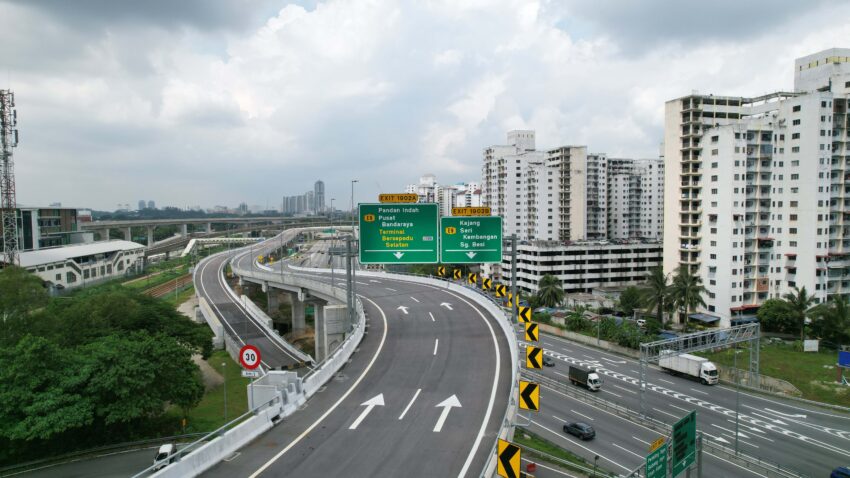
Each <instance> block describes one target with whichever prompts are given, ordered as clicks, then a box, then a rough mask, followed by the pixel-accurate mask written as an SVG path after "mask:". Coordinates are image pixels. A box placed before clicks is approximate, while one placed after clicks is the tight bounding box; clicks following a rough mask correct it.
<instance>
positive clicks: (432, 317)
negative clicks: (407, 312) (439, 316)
mask: <svg viewBox="0 0 850 478" xmlns="http://www.w3.org/2000/svg"><path fill="white" fill-rule="evenodd" d="M428 315H430V316H431V322H436V320H434V314H432V313H430V312H428Z"/></svg>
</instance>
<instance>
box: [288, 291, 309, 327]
mask: <svg viewBox="0 0 850 478" xmlns="http://www.w3.org/2000/svg"><path fill="white" fill-rule="evenodd" d="M299 295H300V294H297V293H295V292H292V293H290V294H289V300H290V303H291V304H292V331H293V332H301V331H303V330H304V329H305V328H307V307H306V303H305V302H306V301H305V300H304V297H303V296H300V297H299Z"/></svg>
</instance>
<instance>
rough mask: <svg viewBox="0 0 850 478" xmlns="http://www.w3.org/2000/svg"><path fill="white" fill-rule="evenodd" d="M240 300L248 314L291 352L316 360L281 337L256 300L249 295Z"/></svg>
mask: <svg viewBox="0 0 850 478" xmlns="http://www.w3.org/2000/svg"><path fill="white" fill-rule="evenodd" d="M239 302H241V303H242V305H243V306H244V307H245V310H246V311H248V314H249V315H250V316H251V317H253V319H254V320H255V321H256V322H257V323H259V324H260V326H262V327H263V328H264V329H266V332H268V333H269V334H273V335H274V336H275V337H277V338H278V339H280V340H279V341H278V342H280V344H281V345H283V347H284V348H285V349H286V350H287V351H288V352H289V353H291V354H292V355H294V356H296V357H298V358H299V359H300V360H301V361H303V362H315V360H313V357H311V356H310V355H308V354H306V353H304V352H302V351H301V350H298V349H297V348H295V346H294V345H292V344H290V343H289V342H287V341H286V340H283V337H281V336H280V335H279V334H278V333H277V330H275V329H274V321H273V320H272V318H271V317H269V316H268V314H266V312H265V311H264V310H263V309H261V308H259V307H258V306H257V304H255V303H254V301H252V300H251V299H249V298H248V296H246V295H243V296H241V297H240V298H239Z"/></svg>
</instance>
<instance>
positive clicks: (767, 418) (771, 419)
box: [744, 405, 788, 426]
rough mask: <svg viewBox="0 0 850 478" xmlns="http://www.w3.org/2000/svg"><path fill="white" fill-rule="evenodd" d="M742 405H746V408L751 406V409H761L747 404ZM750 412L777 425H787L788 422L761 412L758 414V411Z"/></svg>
mask: <svg viewBox="0 0 850 478" xmlns="http://www.w3.org/2000/svg"><path fill="white" fill-rule="evenodd" d="M744 406H745V407H747V408H751V409H753V410H761V408H756V407H751V406H749V405H744ZM752 414H753V415H755V416H757V417H759V418H764V419H765V420H767V421H769V422H771V423H775V424H777V425H784V426H788V424H787V423H785V422H783V421H782V420H777V419H775V418H771V417H769V416H767V415H762V414H760V413H756V412H753V413H752Z"/></svg>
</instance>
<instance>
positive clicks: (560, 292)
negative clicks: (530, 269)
mask: <svg viewBox="0 0 850 478" xmlns="http://www.w3.org/2000/svg"><path fill="white" fill-rule="evenodd" d="M537 299H538V300H539V301H540V304H542V305H544V306H546V307H557V306H558V305H561V302H563V301H564V289H563V287H561V281H560V280H558V278H557V277H555V276H553V275H551V274H546V275H544V276H543V277H542V278H541V279H540V283H539V284H538V291H537Z"/></svg>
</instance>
